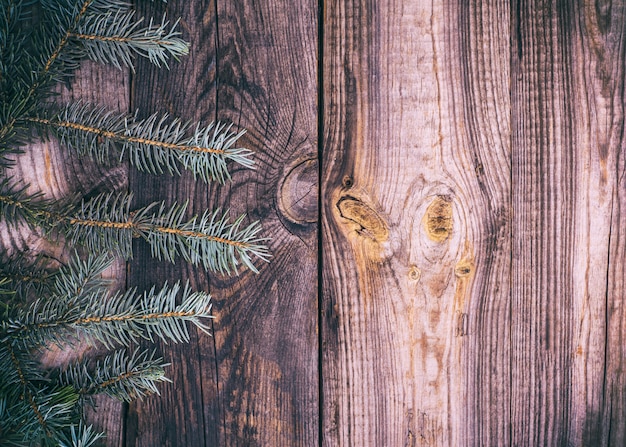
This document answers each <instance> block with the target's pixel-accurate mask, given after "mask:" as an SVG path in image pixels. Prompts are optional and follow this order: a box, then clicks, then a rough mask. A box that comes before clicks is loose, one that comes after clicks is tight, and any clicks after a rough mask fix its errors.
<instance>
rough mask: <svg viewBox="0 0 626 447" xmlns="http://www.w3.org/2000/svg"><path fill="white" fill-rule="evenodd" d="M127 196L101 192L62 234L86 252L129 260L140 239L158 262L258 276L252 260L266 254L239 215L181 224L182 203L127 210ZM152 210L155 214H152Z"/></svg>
mask: <svg viewBox="0 0 626 447" xmlns="http://www.w3.org/2000/svg"><path fill="white" fill-rule="evenodd" d="M131 199H132V196H131V195H128V194H118V195H116V196H113V195H112V194H102V195H100V196H97V197H95V198H93V199H92V200H91V201H90V202H87V203H84V204H83V205H82V206H81V208H80V210H78V211H77V212H75V213H74V214H73V217H72V218H70V219H69V220H68V221H67V222H68V223H69V226H68V228H67V231H66V234H67V235H68V237H69V238H70V239H71V240H73V241H74V242H75V243H80V244H84V245H86V246H87V247H88V248H89V250H90V251H92V252H96V253H98V252H102V251H107V250H109V251H111V250H116V251H117V252H118V253H120V254H121V255H122V256H126V257H129V256H132V239H133V238H134V237H141V238H143V239H145V240H146V241H147V242H148V244H149V245H150V248H151V250H152V255H153V256H155V257H156V258H158V259H164V260H166V261H169V262H174V261H175V259H176V257H178V256H182V257H183V259H185V260H186V261H187V262H190V263H191V264H193V265H200V264H201V265H202V266H203V267H204V268H205V269H206V270H211V271H215V272H220V273H227V274H230V273H232V272H233V271H234V272H237V267H238V265H239V263H240V262H241V263H242V264H244V265H245V266H246V267H247V268H249V269H251V270H252V271H254V272H258V270H257V269H256V267H255V266H254V264H253V261H252V256H255V257H256V258H259V259H261V260H263V261H267V260H268V259H269V257H270V255H269V251H268V249H267V247H266V246H265V245H263V242H264V241H265V239H262V238H259V237H258V233H259V232H260V230H261V227H260V225H259V223H258V222H254V223H252V224H250V225H249V226H247V227H245V228H242V223H243V219H244V218H245V216H240V217H239V218H238V219H236V220H235V222H233V223H232V224H231V223H229V220H228V215H227V214H224V215H223V216H221V217H220V211H219V210H216V211H214V212H209V211H206V212H205V213H204V214H203V215H202V216H201V217H200V218H198V217H193V218H192V219H190V220H185V214H186V210H187V205H186V204H184V205H182V206H179V205H176V204H175V205H173V206H172V207H170V208H169V209H166V208H165V204H163V203H161V204H158V203H152V204H150V205H148V206H146V207H144V208H139V209H137V210H135V211H133V212H130V201H131ZM157 206H158V207H159V208H158V211H156V212H153V210H154V209H155V208H156V207H157Z"/></svg>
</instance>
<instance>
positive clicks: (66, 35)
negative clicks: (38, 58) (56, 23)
mask: <svg viewBox="0 0 626 447" xmlns="http://www.w3.org/2000/svg"><path fill="white" fill-rule="evenodd" d="M97 1H98V0H82V4H80V5H76V4H73V3H74V2H69V3H70V4H65V5H64V4H63V3H64V2H62V1H59V2H57V5H56V7H58V8H60V9H61V11H62V12H64V13H65V14H63V15H59V16H60V17H63V18H65V19H66V20H67V26H66V29H65V30H64V32H62V36H61V38H60V39H59V40H58V41H57V42H56V43H55V44H54V45H53V46H52V49H51V51H50V53H49V55H48V57H47V58H46V60H45V62H44V63H43V67H42V68H41V70H40V71H39V73H38V75H37V79H36V81H35V82H34V83H33V85H32V86H31V88H30V89H29V91H28V94H27V97H31V96H33V94H34V93H35V92H36V91H37V90H38V89H39V87H40V86H41V85H42V84H43V83H44V82H45V80H46V78H48V77H49V73H50V72H51V69H52V66H53V65H54V63H55V62H56V61H57V60H58V59H59V57H60V56H61V53H62V52H63V50H64V49H65V48H66V46H67V44H68V42H69V40H70V37H71V35H72V33H73V32H74V30H75V29H76V27H78V25H79V24H80V22H81V20H82V19H83V17H84V16H85V14H86V13H87V11H88V9H89V7H90V6H91V5H92V4H93V3H96V2H97ZM44 3H45V2H44ZM69 11H71V12H72V13H71V14H67V13H68V12H69ZM62 23H63V21H62ZM76 59H78V58H76ZM77 63H78V62H77V60H74V61H73V63H72V64H71V66H72V68H76V66H77Z"/></svg>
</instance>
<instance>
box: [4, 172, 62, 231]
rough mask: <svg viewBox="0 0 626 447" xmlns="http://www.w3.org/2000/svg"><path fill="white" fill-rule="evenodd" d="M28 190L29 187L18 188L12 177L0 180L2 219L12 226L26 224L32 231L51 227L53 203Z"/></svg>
mask: <svg viewBox="0 0 626 447" xmlns="http://www.w3.org/2000/svg"><path fill="white" fill-rule="evenodd" d="M27 189H28V185H26V186H17V184H15V183H14V182H13V179H12V178H11V177H5V178H3V179H0V218H1V219H2V220H3V221H4V222H6V223H7V224H9V225H11V226H18V225H20V224H22V223H25V224H27V225H29V226H30V227H31V228H32V229H36V228H40V227H49V226H50V224H51V219H52V218H53V213H52V212H51V211H50V210H51V209H53V208H54V205H53V202H52V201H50V200H47V199H45V198H44V197H43V194H42V193H33V194H31V193H28V192H27Z"/></svg>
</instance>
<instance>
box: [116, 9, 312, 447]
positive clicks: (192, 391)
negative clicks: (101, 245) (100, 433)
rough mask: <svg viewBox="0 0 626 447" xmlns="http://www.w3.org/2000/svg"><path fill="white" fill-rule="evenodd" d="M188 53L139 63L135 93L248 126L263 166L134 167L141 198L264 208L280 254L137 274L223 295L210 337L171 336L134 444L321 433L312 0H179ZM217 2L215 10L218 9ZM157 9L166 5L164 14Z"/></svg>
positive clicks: (156, 267) (197, 115)
mask: <svg viewBox="0 0 626 447" xmlns="http://www.w3.org/2000/svg"><path fill="white" fill-rule="evenodd" d="M166 8H167V11H168V17H178V16H182V21H181V25H182V27H183V28H182V29H183V30H184V37H185V38H186V39H188V40H189V41H190V42H191V48H192V50H191V54H190V56H189V57H186V58H184V59H183V60H181V63H180V64H174V65H172V67H171V70H170V71H169V72H168V73H164V72H163V71H159V70H156V69H153V68H151V67H147V66H145V65H144V66H141V68H140V69H138V71H137V77H136V79H137V81H136V83H135V84H134V94H133V107H139V108H140V109H144V110H149V111H156V110H165V111H168V112H170V113H172V114H175V115H182V116H184V117H185V118H190V119H195V120H201V121H203V122H205V123H208V122H210V121H212V120H214V119H215V118H218V119H220V120H225V121H230V122H233V123H235V125H236V126H237V127H243V128H247V129H248V133H247V134H246V135H245V136H244V137H243V138H242V140H240V141H241V142H242V144H243V145H244V146H246V147H248V148H251V149H253V150H254V151H255V152H256V154H255V161H256V164H257V168H256V170H255V171H250V170H242V169H239V168H237V167H236V166H235V167H233V168H234V169H233V170H232V171H231V173H232V176H233V179H232V182H229V183H228V184H227V185H225V186H223V187H218V186H217V185H209V186H207V185H205V184H202V183H196V182H194V181H192V180H191V179H190V178H189V177H184V178H180V179H178V178H172V179H168V180H167V181H166V182H164V181H163V180H162V179H161V178H154V177H150V176H144V175H137V174H132V176H131V189H133V190H135V191H137V192H138V195H137V203H138V204H139V203H146V202H148V201H151V200H155V199H156V198H158V197H166V198H167V199H168V200H170V201H174V200H178V201H182V200H185V199H186V198H187V197H191V198H192V199H191V204H192V206H193V210H194V212H201V211H202V210H204V209H205V208H207V207H214V206H221V207H222V208H229V209H230V211H231V214H232V215H233V216H236V215H238V214H240V213H244V212H245V213H247V215H248V220H249V221H252V220H256V219H261V220H262V223H263V227H264V230H263V232H264V235H266V236H268V237H271V242H270V246H271V250H272V253H273V259H272V262H271V263H270V264H269V265H258V267H260V269H261V273H260V274H259V275H255V274H253V273H251V272H247V271H246V272H242V273H241V274H240V275H239V276H235V277H232V278H228V277H220V276H219V275H205V274H204V273H203V272H201V271H199V270H196V269H193V268H189V267H187V266H184V265H182V264H179V265H177V266H168V265H164V264H161V263H155V262H153V261H149V260H147V258H148V256H147V254H148V250H147V249H146V247H141V246H140V245H138V255H137V257H136V261H133V263H132V264H131V267H130V278H131V281H130V282H131V283H132V284H138V285H140V286H142V287H145V286H148V285H149V284H151V283H154V282H159V281H162V280H163V279H164V278H175V279H182V280H186V279H189V280H190V281H191V283H192V286H193V287H196V288H201V289H206V288H207V286H209V287H210V291H211V293H212V295H213V298H214V311H215V317H216V318H215V320H214V330H215V332H214V334H215V335H214V338H208V337H206V336H205V335H200V336H198V337H195V336H194V337H193V340H192V343H191V344H190V345H185V346H171V345H170V346H164V347H162V352H163V353H164V354H165V355H166V357H167V358H170V359H171V361H172V367H171V368H170V370H169V372H168V374H169V376H170V377H171V378H172V380H173V384H172V385H171V386H165V387H163V388H162V393H161V394H162V395H161V397H157V398H154V399H152V398H151V399H147V400H145V401H143V402H138V403H136V404H132V405H131V406H130V407H129V411H128V419H127V432H126V445H128V446H133V445H145V446H154V445H180V446H182V445H185V446H187V445H189V446H191V445H194V446H195V445H277V446H278V445H285V446H292V445H315V444H316V443H317V435H318V418H317V414H318V405H317V400H318V389H317V384H318V376H317V365H318V364H317V350H318V348H317V332H316V323H317V238H316V229H317V228H316V223H317V214H318V212H317V190H318V187H317V164H316V157H317V127H316V124H317V122H316V62H315V50H316V48H317V40H316V33H317V28H316V12H317V9H316V4H315V3H314V2H312V1H305V2H288V1H281V2H267V3H266V4H259V3H258V2H249V1H236V2H221V1H217V2H201V1H198V2H183V1H180V2H173V1H170V2H168V4H167V7H166ZM216 14H217V15H216ZM157 15H158V14H157Z"/></svg>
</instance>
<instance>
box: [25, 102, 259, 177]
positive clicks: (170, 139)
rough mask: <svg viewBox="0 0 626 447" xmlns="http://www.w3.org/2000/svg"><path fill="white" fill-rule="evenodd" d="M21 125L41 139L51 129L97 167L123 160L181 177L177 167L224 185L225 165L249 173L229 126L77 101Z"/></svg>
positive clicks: (249, 165)
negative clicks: (35, 130)
mask: <svg viewBox="0 0 626 447" xmlns="http://www.w3.org/2000/svg"><path fill="white" fill-rule="evenodd" d="M25 121H26V122H27V123H29V124H32V125H34V126H35V128H38V129H40V132H41V133H42V134H43V135H45V134H46V131H47V130H52V131H53V132H54V133H55V134H56V136H57V137H58V139H59V140H60V142H61V144H63V145H65V146H67V147H68V148H70V149H73V150H75V151H77V152H78V153H79V154H80V155H88V156H90V157H91V158H92V159H94V160H96V161H97V162H99V163H109V162H111V159H112V158H113V157H115V158H117V159H118V160H119V161H122V160H124V159H125V158H126V157H127V158H128V159H129V160H130V162H131V164H132V165H133V166H135V167H136V168H137V169H139V170H141V171H145V172H148V173H151V174H163V173H164V172H167V173H169V174H170V175H174V174H176V175H180V169H181V168H182V169H186V170H189V171H191V173H192V174H193V176H194V178H196V177H199V178H200V179H202V180H203V181H205V182H209V181H218V182H220V183H224V182H225V181H226V180H227V179H230V174H229V171H228V166H227V163H228V162H233V163H236V164H239V165H240V166H243V167H245V168H248V169H252V168H254V162H253V160H252V158H251V156H252V151H250V150H249V149H246V148H242V147H239V146H237V145H236V144H237V141H238V140H239V139H240V138H241V136H242V135H243V134H244V133H245V132H244V131H243V130H242V131H239V132H232V131H231V128H232V126H227V125H225V124H222V123H210V124H208V125H206V126H203V125H201V124H200V123H196V124H194V125H192V124H190V123H183V122H182V121H180V120H178V119H170V118H169V117H168V115H167V114H165V115H162V116H159V115H158V114H154V115H152V116H150V117H148V118H146V119H138V118H137V117H136V116H133V115H128V114H124V113H113V112H109V111H107V110H106V109H105V108H103V107H94V106H92V105H90V104H85V103H81V102H77V103H72V104H69V105H67V106H66V107H64V108H63V109H62V110H60V111H58V112H55V113H50V112H47V113H46V112H45V110H44V112H43V113H42V114H40V115H38V116H35V117H29V118H25Z"/></svg>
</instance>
